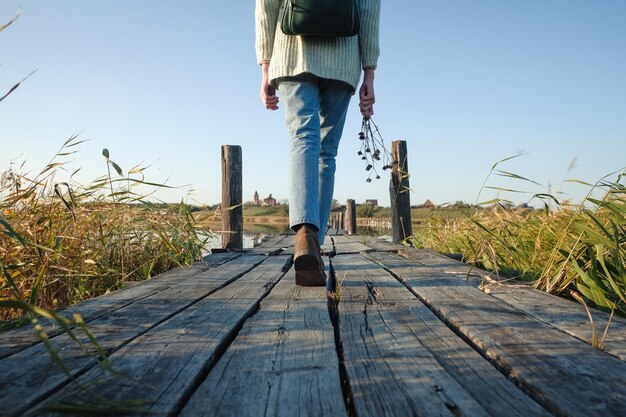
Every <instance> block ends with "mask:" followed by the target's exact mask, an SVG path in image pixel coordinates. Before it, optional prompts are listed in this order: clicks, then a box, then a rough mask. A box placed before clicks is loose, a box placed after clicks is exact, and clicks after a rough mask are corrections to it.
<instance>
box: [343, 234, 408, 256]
mask: <svg viewBox="0 0 626 417" xmlns="http://www.w3.org/2000/svg"><path fill="white" fill-rule="evenodd" d="M348 237H349V238H350V239H352V240H354V241H356V242H359V243H362V244H363V245H365V246H367V247H368V248H370V249H371V250H373V251H379V252H393V253H397V252H398V251H399V250H400V249H401V248H403V247H404V246H402V245H399V244H397V243H391V242H388V241H386V240H382V239H380V238H376V237H371V236H362V235H354V236H348Z"/></svg>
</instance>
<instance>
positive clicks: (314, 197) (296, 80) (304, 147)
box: [278, 76, 320, 230]
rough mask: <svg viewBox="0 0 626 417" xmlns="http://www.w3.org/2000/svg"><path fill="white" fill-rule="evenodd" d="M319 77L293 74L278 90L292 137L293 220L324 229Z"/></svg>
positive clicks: (291, 209) (291, 183)
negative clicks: (321, 219)
mask: <svg viewBox="0 0 626 417" xmlns="http://www.w3.org/2000/svg"><path fill="white" fill-rule="evenodd" d="M318 84H319V79H318V78H316V77H310V76H308V77H293V78H288V79H284V80H281V81H280V82H279V84H278V93H279V95H280V98H281V101H282V103H283V106H284V108H285V123H286V125H287V130H288V131H289V135H290V137H291V142H290V147H289V162H288V164H289V168H288V169H289V172H288V184H289V223H290V226H291V228H292V229H294V230H297V229H298V227H299V226H300V225H302V224H310V225H313V226H314V227H315V228H316V229H317V230H319V229H320V221H319V196H318V189H319V176H318V165H319V155H320V116H319V107H320V97H319V86H318Z"/></svg>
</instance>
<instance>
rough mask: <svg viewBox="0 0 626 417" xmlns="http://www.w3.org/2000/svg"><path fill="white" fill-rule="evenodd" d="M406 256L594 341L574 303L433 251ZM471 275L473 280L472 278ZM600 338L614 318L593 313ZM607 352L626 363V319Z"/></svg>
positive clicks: (616, 326) (612, 329) (617, 321)
mask: <svg viewBox="0 0 626 417" xmlns="http://www.w3.org/2000/svg"><path fill="white" fill-rule="evenodd" d="M402 254H403V255H405V256H408V257H410V258H411V259H414V260H416V261H418V262H420V263H422V264H424V265H428V266H432V267H435V268H437V269H438V270H441V271H443V272H445V273H448V274H451V275H454V276H456V277H458V278H461V279H464V280H467V281H468V282H469V283H471V284H472V285H473V286H476V287H480V288H481V289H482V290H483V291H485V292H488V293H489V295H491V296H493V297H495V298H497V299H499V300H502V301H504V302H506V303H507V304H510V305H511V306H513V307H515V308H517V309H519V310H521V311H523V312H525V313H527V314H529V315H531V316H533V317H535V318H537V319H538V320H541V321H543V322H544V323H547V324H549V325H550V326H552V327H554V328H556V329H559V330H561V331H563V332H565V333H567V334H569V335H571V336H574V337H576V338H578V339H580V340H582V341H584V342H586V343H588V344H591V343H592V340H593V326H592V325H591V322H590V321H589V316H588V314H587V310H586V309H585V307H584V306H583V305H581V304H579V303H577V302H574V301H572V300H567V299H565V298H562V297H558V296H555V295H552V294H548V293H545V292H543V291H540V290H537V289H534V288H532V287H531V286H530V285H529V284H526V283H523V282H521V281H506V280H502V281H497V280H494V279H493V278H494V277H493V274H492V273H490V272H487V271H484V270H482V269H479V268H473V267H471V266H470V265H467V264H465V263H463V262H459V261H455V260H453V259H450V258H448V257H446V256H444V255H441V254H438V253H436V252H434V251H430V250H416V249H412V248H411V249H409V248H406V249H403V251H402ZM468 274H469V276H468ZM590 311H591V313H592V317H593V322H594V326H595V329H596V332H597V334H598V338H602V335H603V333H604V330H605V328H606V325H607V323H608V321H609V317H610V315H609V314H607V313H605V312H603V311H599V310H595V309H590ZM604 351H605V352H607V353H609V354H611V355H613V356H615V357H617V358H619V359H620V360H622V361H626V319H624V318H621V317H613V319H612V320H611V325H610V326H609V332H608V334H607V338H606V340H605V346H604Z"/></svg>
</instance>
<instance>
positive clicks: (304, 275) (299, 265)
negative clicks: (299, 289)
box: [293, 225, 326, 286]
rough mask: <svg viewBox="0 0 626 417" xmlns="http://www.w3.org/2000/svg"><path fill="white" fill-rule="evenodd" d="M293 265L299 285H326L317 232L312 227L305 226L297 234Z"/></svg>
mask: <svg viewBox="0 0 626 417" xmlns="http://www.w3.org/2000/svg"><path fill="white" fill-rule="evenodd" d="M293 263H294V268H295V270H296V284H297V285H303V286H321V285H326V273H325V272H324V263H323V262H322V255H321V250H320V244H319V241H318V239H317V232H316V231H315V229H313V228H312V227H310V226H307V225H303V226H302V227H300V229H298V232H297V233H296V245H295V249H294V253H293Z"/></svg>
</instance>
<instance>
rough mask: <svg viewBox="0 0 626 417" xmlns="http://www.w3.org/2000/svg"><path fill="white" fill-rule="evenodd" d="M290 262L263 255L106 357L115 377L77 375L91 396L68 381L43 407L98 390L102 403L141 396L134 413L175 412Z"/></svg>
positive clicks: (89, 398) (95, 371) (98, 370)
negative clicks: (240, 273) (232, 279)
mask: <svg viewBox="0 0 626 417" xmlns="http://www.w3.org/2000/svg"><path fill="white" fill-rule="evenodd" d="M289 262H290V261H289V257H286V256H276V257H270V258H267V260H266V261H265V262H263V263H262V264H261V265H259V266H258V267H256V268H255V269H253V270H252V271H250V272H248V273H247V274H245V275H244V276H242V277H241V278H239V279H238V280H237V281H235V282H233V283H232V284H230V285H228V286H226V287H224V288H222V289H220V290H219V291H217V292H214V293H212V294H210V295H209V296H207V297H205V298H203V299H201V300H199V301H198V302H197V303H195V304H194V305H193V307H192V308H187V309H185V310H183V311H181V312H179V313H178V314H176V315H174V316H173V317H171V318H169V319H168V320H166V321H164V322H162V323H161V324H159V325H158V326H156V327H154V328H152V329H150V330H149V331H148V332H146V333H145V334H143V335H141V336H140V337H138V338H136V339H134V340H133V341H131V342H130V343H128V344H127V345H126V346H124V347H123V348H121V349H120V350H119V351H117V352H115V353H114V354H113V355H111V357H110V360H111V362H112V365H113V367H114V368H115V370H116V371H117V372H118V373H119V374H118V375H110V374H108V373H107V372H106V371H104V370H103V369H102V368H101V367H95V368H92V369H91V370H89V371H88V372H86V373H85V374H84V375H82V376H81V377H79V378H78V381H79V382H81V383H83V384H88V385H89V386H90V388H91V391H92V393H91V395H90V394H89V392H85V391H81V390H80V389H79V388H77V387H76V386H73V385H70V386H68V387H66V388H64V389H62V390H61V391H60V392H58V393H57V394H55V395H54V396H52V397H51V398H49V399H48V400H46V401H45V402H44V404H42V406H45V405H46V404H47V405H50V404H67V402H68V401H72V402H80V401H86V402H89V401H91V402H93V401H94V398H95V397H94V393H97V395H98V397H99V398H101V399H105V404H115V403H116V402H119V401H129V400H141V401H142V403H143V405H142V406H141V407H140V408H139V409H137V410H136V412H135V413H134V415H154V414H161V415H172V414H173V413H175V412H177V411H179V409H180V408H181V407H182V405H183V404H184V402H185V401H186V400H187V398H189V396H190V395H191V393H192V392H193V391H194V390H195V388H196V387H197V385H198V384H199V383H200V382H201V381H202V380H203V379H204V378H205V377H206V374H207V373H208V372H209V370H210V368H211V367H212V366H213V364H214V362H215V361H217V360H218V359H219V357H220V356H221V354H222V352H224V350H225V349H226V348H227V347H228V344H229V343H230V342H231V341H232V340H233V339H234V337H235V336H236V334H237V331H238V330H239V329H240V328H241V326H242V325H243V323H244V321H245V320H246V318H248V317H249V316H250V315H251V314H252V313H253V312H254V311H255V309H256V308H257V307H258V304H259V302H260V301H261V300H262V299H263V297H265V296H266V295H267V294H268V293H269V292H270V290H271V288H272V287H273V286H274V285H275V284H276V282H277V281H278V280H279V279H280V278H281V277H282V276H283V275H284V273H285V269H286V266H287V265H288V263H289ZM34 415H55V414H47V413H45V412H35V413H34Z"/></svg>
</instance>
